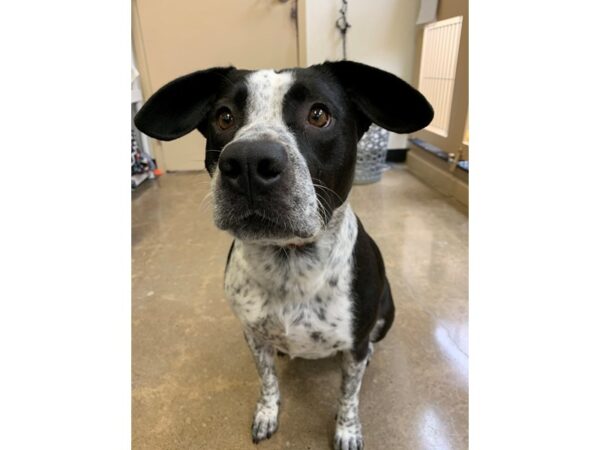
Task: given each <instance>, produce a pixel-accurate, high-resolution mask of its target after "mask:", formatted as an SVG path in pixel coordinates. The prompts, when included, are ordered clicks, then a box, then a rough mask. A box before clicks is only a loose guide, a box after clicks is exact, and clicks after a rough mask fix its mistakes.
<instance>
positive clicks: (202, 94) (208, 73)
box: [134, 67, 235, 141]
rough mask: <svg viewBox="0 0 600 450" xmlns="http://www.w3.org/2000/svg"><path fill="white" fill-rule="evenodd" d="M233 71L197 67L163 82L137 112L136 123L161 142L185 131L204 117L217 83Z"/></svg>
mask: <svg viewBox="0 0 600 450" xmlns="http://www.w3.org/2000/svg"><path fill="white" fill-rule="evenodd" d="M232 70H235V68H234V67H215V68H212V69H207V70H199V71H198V72H194V73H190V74H188V75H184V76H182V77H180V78H177V79H175V80H173V81H171V82H170V83H168V84H166V85H164V86H163V87H161V88H160V89H159V90H158V91H156V92H155V93H154V94H153V95H152V96H151V97H150V98H149V99H148V101H147V102H146V103H145V104H144V106H143V107H142V109H140V111H139V112H138V113H137V114H136V116H135V119H134V122H135V126H136V127H138V129H139V130H140V131H142V132H144V133H146V134H147V135H148V136H152V137H153V138H156V139H160V140H162V141H170V140H173V139H177V138H179V137H181V136H184V135H186V134H188V133H189V132H190V131H192V130H194V129H195V128H197V127H198V126H199V124H200V123H201V122H202V121H203V120H204V118H205V117H206V114H207V113H208V111H209V109H210V105H211V103H212V102H213V101H214V99H215V97H216V95H217V92H218V90H219V86H220V85H221V83H223V82H226V81H227V78H226V77H227V74H228V73H230V72H231V71H232Z"/></svg>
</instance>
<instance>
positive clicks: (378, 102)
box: [316, 61, 433, 133]
mask: <svg viewBox="0 0 600 450" xmlns="http://www.w3.org/2000/svg"><path fill="white" fill-rule="evenodd" d="M316 68H317V69H318V68H322V69H324V70H325V71H326V72H329V73H330V74H332V75H333V76H334V77H335V78H336V79H337V80H338V81H339V82H340V83H341V85H342V86H343V87H344V89H345V90H346V92H347V94H348V97H349V98H350V99H351V100H352V101H353V102H354V103H355V105H356V106H357V107H358V109H359V111H360V112H362V113H363V114H364V115H365V116H367V118H368V119H369V120H370V121H371V122H375V123H376V124H377V125H379V126H380V127H382V128H385V129H386V130H390V131H393V132H395V133H412V132H413V131H417V130H420V129H422V128H425V127H426V126H427V125H429V123H430V122H431V120H432V119H433V108H432V107H431V105H430V104H429V102H428V101H427V100H426V99H425V97H424V96H423V94H421V93H420V92H419V91H417V90H416V89H415V88H413V87H412V86H411V85H410V84H408V83H407V82H405V81H403V80H401V79H400V78H398V77H397V76H395V75H392V74H391V73H389V72H385V71H383V70H380V69H377V68H375V67H371V66H367V65H365V64H361V63H357V62H353V61H336V62H329V61H328V62H325V63H323V64H321V65H319V66H316Z"/></svg>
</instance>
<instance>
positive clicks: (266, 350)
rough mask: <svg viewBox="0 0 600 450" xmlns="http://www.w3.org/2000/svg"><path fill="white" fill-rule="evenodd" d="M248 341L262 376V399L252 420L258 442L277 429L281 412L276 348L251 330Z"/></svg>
mask: <svg viewBox="0 0 600 450" xmlns="http://www.w3.org/2000/svg"><path fill="white" fill-rule="evenodd" d="M245 336H246V341H247V342H248V346H249V347H250V350H251V351H252V355H253V356H254V362H255V363H256V369H257V370H258V375H259V376H260V382H261V388H260V399H259V400H258V403H257V404H256V411H255V413H254V420H253V421H252V442H254V443H255V444H257V443H258V442H260V441H262V440H263V439H269V438H270V437H271V436H272V435H273V433H275V431H277V415H278V413H279V384H278V382H277V375H276V374H275V361H274V356H275V350H274V348H273V346H272V345H271V344H268V343H266V342H263V341H261V340H260V339H258V338H256V337H255V336H254V335H253V334H252V333H251V332H249V331H246V332H245Z"/></svg>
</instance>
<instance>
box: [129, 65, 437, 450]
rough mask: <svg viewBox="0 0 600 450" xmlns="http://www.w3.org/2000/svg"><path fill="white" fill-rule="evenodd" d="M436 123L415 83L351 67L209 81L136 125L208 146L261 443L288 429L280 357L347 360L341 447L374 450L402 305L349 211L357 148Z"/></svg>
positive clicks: (190, 80)
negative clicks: (376, 410) (374, 133)
mask: <svg viewBox="0 0 600 450" xmlns="http://www.w3.org/2000/svg"><path fill="white" fill-rule="evenodd" d="M432 118H433V109H432V107H431V105H430V104H429V103H428V102H427V100H426V99H425V97H424V96H423V95H422V94H421V93H419V92H418V91H417V90H416V89H414V88H413V87H411V86H410V85H409V84H408V83H406V82H405V81H403V80H401V79H400V78H398V77H396V76H395V75H392V74H390V73H388V72H385V71H383V70H380V69H377V68H374V67H371V66H368V65H364V64H361V63H357V62H352V61H334V62H330V61H328V62H325V63H323V64H318V65H313V66H311V67H308V68H293V69H283V70H257V71H249V70H239V69H236V68H234V67H216V68H211V69H207V70H201V71H197V72H194V73H191V74H189V75H185V76H183V77H180V78H177V79H176V80H174V81H171V82H170V83H168V84H166V85H165V86H163V87H162V88H161V89H159V90H158V91H157V92H156V93H155V94H154V95H152V96H151V97H150V98H149V99H148V101H147V102H146V103H145V105H144V106H143V107H142V109H141V110H140V111H139V113H138V114H137V115H136V117H135V124H136V126H137V127H138V129H139V130H141V131H142V132H144V133H145V134H147V135H149V136H151V137H154V138H156V139H159V140H163V141H169V140H172V139H177V138H179V137H181V136H184V135H185V134H187V133H189V132H191V131H193V130H198V131H200V133H202V134H203V135H204V137H205V138H206V159H205V166H206V169H207V171H208V173H209V174H210V176H211V178H212V180H211V192H212V194H213V198H214V221H215V224H216V226H217V227H218V228H220V229H222V230H226V231H228V232H229V233H230V234H231V235H232V236H233V238H234V241H233V243H232V245H231V248H230V250H229V254H228V257H227V264H226V269H225V283H224V285H225V295H226V297H227V299H228V301H229V302H230V305H231V307H232V309H233V312H234V313H235V315H236V316H237V317H238V318H239V320H240V321H241V322H242V325H243V330H244V335H245V338H246V341H247V343H248V346H249V348H250V350H251V352H252V355H253V357H254V361H255V363H256V368H257V370H258V375H259V377H260V382H261V390H260V399H259V400H258V403H257V406H256V410H255V413H254V418H253V422H252V427H251V433H252V440H253V442H254V443H258V442H260V441H262V440H264V439H268V438H270V437H271V435H272V434H273V433H275V431H277V428H278V413H279V404H280V394H279V385H278V380H277V376H276V373H275V355H276V353H277V352H279V353H284V354H287V355H289V356H290V357H292V358H294V357H301V358H326V357H330V356H333V355H335V354H337V353H338V352H341V353H342V358H341V361H342V363H341V364H342V388H341V397H340V400H339V405H338V411H337V416H336V426H335V436H334V440H333V446H334V448H335V449H336V450H338V449H343V450H358V449H362V448H363V447H364V440H363V436H362V431H361V424H360V420H359V415H358V399H359V390H360V386H361V382H362V378H363V374H364V373H365V368H366V366H367V364H368V361H369V360H370V357H371V355H372V353H373V344H374V343H376V342H378V341H380V340H381V339H383V338H384V337H385V335H386V333H387V332H388V330H389V329H390V327H391V325H392V323H393V321H394V302H393V299H392V294H391V291H390V284H389V282H388V280H387V278H386V274H385V268H384V263H383V259H382V257H381V253H380V251H379V249H378V247H377V245H376V244H375V242H374V241H373V239H371V237H370V236H369V235H368V234H367V232H366V231H365V229H364V228H363V226H362V224H361V222H360V220H359V219H358V217H357V216H356V215H355V214H354V212H353V211H352V209H351V207H350V205H349V204H348V200H347V199H348V194H349V192H350V188H351V186H352V181H353V174H354V167H355V164H356V151H357V143H358V141H359V140H360V138H361V137H362V135H363V134H364V133H365V132H366V131H367V129H368V128H369V126H370V125H371V123H375V124H377V125H379V126H381V127H382V128H385V129H388V130H391V131H394V132H397V133H410V132H414V131H417V130H419V129H422V128H424V127H425V126H427V125H428V124H429V123H430V122H431V120H432Z"/></svg>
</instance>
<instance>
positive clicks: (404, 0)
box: [299, 0, 420, 148]
mask: <svg viewBox="0 0 600 450" xmlns="http://www.w3.org/2000/svg"><path fill="white" fill-rule="evenodd" d="M419 4H420V2H419V0H348V13H347V18H348V23H349V24H350V25H351V28H350V29H349V30H348V34H347V39H346V48H347V59H350V60H353V61H359V62H362V63H365V64H369V65H372V66H376V67H379V68H380V69H383V70H387V71H388V72H391V73H393V74H395V75H397V76H399V77H400V78H402V79H403V80H406V81H407V82H409V83H411V84H413V80H412V73H413V70H412V69H413V60H414V52H415V36H416V24H415V23H416V19H417V14H418V10H419ZM341 6H342V2H341V0H303V1H300V4H299V7H300V17H299V18H300V41H301V45H300V62H301V64H302V65H306V66H309V65H311V64H316V63H320V62H323V61H325V60H338V59H342V39H341V36H340V33H339V30H338V29H337V28H336V27H335V22H336V20H337V18H338V17H339V15H340V14H339V10H340V8H341ZM407 146H408V145H407V142H406V135H399V134H395V133H392V134H391V135H390V142H389V147H390V148H406V147H407Z"/></svg>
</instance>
